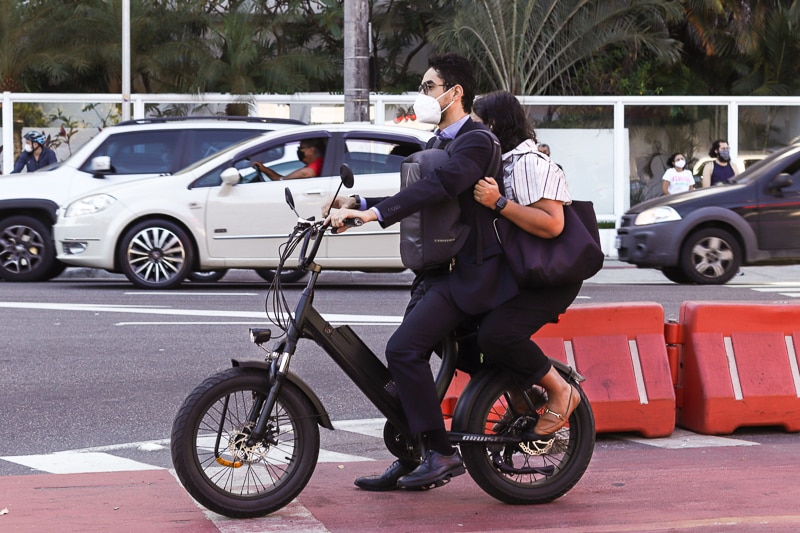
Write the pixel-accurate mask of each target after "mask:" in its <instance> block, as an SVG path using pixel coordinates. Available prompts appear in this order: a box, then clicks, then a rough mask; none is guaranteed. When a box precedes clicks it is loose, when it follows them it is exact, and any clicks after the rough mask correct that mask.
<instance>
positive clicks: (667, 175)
mask: <svg viewBox="0 0 800 533" xmlns="http://www.w3.org/2000/svg"><path fill="white" fill-rule="evenodd" d="M667 166H668V167H669V168H668V169H667V170H666V172H664V176H663V177H662V178H661V192H662V193H663V194H664V196H666V195H668V194H678V193H679V192H686V191H691V190H692V189H694V176H692V173H691V172H690V171H689V170H686V156H684V155H683V154H681V153H675V154H672V155H671V156H669V159H668V160H667Z"/></svg>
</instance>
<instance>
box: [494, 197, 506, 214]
mask: <svg viewBox="0 0 800 533" xmlns="http://www.w3.org/2000/svg"><path fill="white" fill-rule="evenodd" d="M506 204H508V200H507V199H506V197H505V196H501V197H500V198H498V199H497V202H496V203H495V204H494V212H495V213H499V212H500V211H502V210H503V209H505V207H506Z"/></svg>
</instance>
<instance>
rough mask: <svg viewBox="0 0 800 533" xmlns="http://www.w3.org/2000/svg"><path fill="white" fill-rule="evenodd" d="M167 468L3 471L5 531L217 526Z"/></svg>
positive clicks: (200, 532) (196, 530)
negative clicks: (23, 473) (15, 473)
mask: <svg viewBox="0 0 800 533" xmlns="http://www.w3.org/2000/svg"><path fill="white" fill-rule="evenodd" d="M179 489H180V487H179V486H177V481H176V480H175V478H174V477H172V476H171V475H170V473H169V472H168V471H166V470H145V471H136V472H113V473H103V474H63V475H58V474H43V475H30V476H9V477H0V509H3V508H7V509H8V514H6V515H3V516H0V531H3V532H5V531H9V532H11V531H13V532H15V533H26V532H31V533H33V532H36V533H40V532H43V531H53V532H56V531H58V532H95V531H97V532H100V531H103V532H108V531H114V532H120V533H122V532H131V533H133V532H136V533H141V532H143V531H147V532H162V531H163V532H167V531H171V532H181V531H185V532H187V533H188V532H192V533H204V532H216V531H218V530H217V528H216V527H215V526H214V524H213V523H211V522H210V521H208V520H207V519H206V517H205V515H204V514H203V511H202V510H200V509H199V508H198V507H197V506H196V505H195V503H194V502H193V501H192V499H191V498H190V497H189V495H188V494H187V493H186V492H185V491H183V489H180V490H179Z"/></svg>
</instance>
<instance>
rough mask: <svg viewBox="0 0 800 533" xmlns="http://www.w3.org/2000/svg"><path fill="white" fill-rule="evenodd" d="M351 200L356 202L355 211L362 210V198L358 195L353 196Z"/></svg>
mask: <svg viewBox="0 0 800 533" xmlns="http://www.w3.org/2000/svg"><path fill="white" fill-rule="evenodd" d="M350 198H352V199H353V200H355V201H356V206H355V207H354V208H353V209H358V210H359V211H360V210H361V197H360V196H359V195H357V194H351V195H350Z"/></svg>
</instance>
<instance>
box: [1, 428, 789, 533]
mask: <svg viewBox="0 0 800 533" xmlns="http://www.w3.org/2000/svg"><path fill="white" fill-rule="evenodd" d="M789 443H791V444H789ZM797 449H798V445H797V444H796V441H795V440H794V439H782V442H781V443H778V444H763V445H760V446H753V447H726V448H697V449H683V450H665V449H659V448H650V447H646V446H643V447H633V446H632V447H627V446H626V447H625V449H620V448H614V449H606V448H605V447H604V446H602V444H601V445H600V446H598V449H597V450H596V452H595V456H594V459H593V461H592V464H591V465H590V467H589V470H588V471H587V473H586V475H585V476H584V478H583V479H582V480H581V482H580V483H579V484H578V485H577V486H576V487H575V488H574V489H573V490H572V491H570V492H569V493H568V494H567V495H566V496H564V497H563V498H561V499H559V500H557V501H555V502H553V503H551V504H548V505H541V506H509V505H505V504H503V503H500V502H498V501H496V500H494V499H493V498H491V497H490V496H488V495H487V494H485V493H484V492H483V491H481V490H480V489H479V488H478V487H477V486H476V485H475V484H474V482H473V481H472V480H471V479H470V478H469V476H468V475H464V476H460V477H458V478H456V479H455V480H453V482H452V483H450V484H449V485H447V486H445V487H442V488H439V489H435V490H432V491H429V492H405V491H396V492H388V493H369V492H365V491H361V490H358V489H357V488H355V487H354V486H353V479H354V478H355V477H357V476H360V475H364V474H370V473H376V472H379V471H381V470H382V469H383V468H384V467H385V466H387V464H386V463H384V462H361V463H346V464H344V465H337V464H321V465H319V466H318V467H317V471H316V473H315V474H314V477H313V478H312V480H311V482H310V483H309V485H308V487H307V488H306V490H305V491H303V493H302V494H301V495H300V497H299V503H295V504H293V505H292V506H290V507H287V508H286V509H284V510H282V511H280V512H278V513H275V514H274V515H272V516H270V517H265V518H263V519H254V520H226V519H221V518H220V517H217V518H216V519H215V521H212V520H211V518H210V515H208V514H207V513H204V512H203V511H202V510H201V509H199V508H198V507H197V506H196V505H195V504H194V503H193V502H192V501H191V499H190V498H189V496H188V495H187V494H186V492H185V491H184V490H183V489H182V488H181V487H180V486H179V485H178V482H177V481H176V480H175V479H174V478H173V477H172V476H171V475H170V474H169V473H168V472H166V471H163V470H159V471H140V472H122V473H113V474H81V475H31V476H10V477H0V509H3V508H4V507H8V509H9V511H10V512H9V514H7V515H4V516H0V531H3V532H5V531H12V532H17V531H19V532H27V531H37V532H40V531H81V532H94V531H98V532H99V531H115V532H116V531H121V532H125V531H131V532H133V531H136V532H140V531H148V532H151V531H152V532H162V531H164V532H166V531H169V532H172V531H192V532H201V533H202V532H207V531H213V532H216V531H223V532H229V531H242V532H243V531H248V532H258V531H326V530H327V531H331V532H350V531H370V532H373V531H374V532H390V531H391V532H393V533H394V532H398V531H415V532H416V531H419V532H436V533H443V532H450V531H531V530H536V531H554V532H556V531H558V532H563V531H581V532H612V531H614V532H616V531H665V530H673V531H678V530H679V531H691V530H696V531H702V532H704V533H705V532H708V531H726V532H730V531H748V532H749V531H769V532H774V531H797V530H800V505H798V503H799V502H800V481H798V480H800V468H799V467H798V466H797V464H798V463H797V459H796V457H797ZM306 510H307V511H308V512H306Z"/></svg>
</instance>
